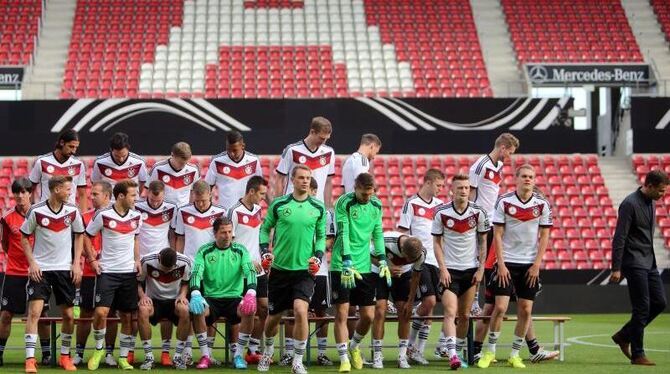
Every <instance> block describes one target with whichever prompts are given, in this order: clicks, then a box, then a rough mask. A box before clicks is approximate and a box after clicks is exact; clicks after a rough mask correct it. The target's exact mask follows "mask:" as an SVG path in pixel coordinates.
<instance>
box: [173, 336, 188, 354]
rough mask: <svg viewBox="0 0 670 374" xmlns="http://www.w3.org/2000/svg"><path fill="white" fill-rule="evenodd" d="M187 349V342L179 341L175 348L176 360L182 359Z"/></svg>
mask: <svg viewBox="0 0 670 374" xmlns="http://www.w3.org/2000/svg"><path fill="white" fill-rule="evenodd" d="M184 349H186V341H185V340H179V339H177V344H175V346H174V358H181V357H182V355H183V354H184Z"/></svg>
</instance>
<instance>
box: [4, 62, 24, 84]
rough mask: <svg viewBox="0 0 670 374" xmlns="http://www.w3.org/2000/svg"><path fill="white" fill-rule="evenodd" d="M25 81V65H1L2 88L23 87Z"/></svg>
mask: <svg viewBox="0 0 670 374" xmlns="http://www.w3.org/2000/svg"><path fill="white" fill-rule="evenodd" d="M21 82H23V67H17V66H0V90H1V89H17V90H18V89H21Z"/></svg>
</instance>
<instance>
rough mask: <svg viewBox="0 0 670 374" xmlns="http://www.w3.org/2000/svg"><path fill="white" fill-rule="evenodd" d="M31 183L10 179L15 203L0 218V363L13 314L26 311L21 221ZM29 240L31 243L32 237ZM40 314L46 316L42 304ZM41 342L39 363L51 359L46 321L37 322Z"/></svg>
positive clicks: (47, 363)
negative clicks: (0, 265)
mask: <svg viewBox="0 0 670 374" xmlns="http://www.w3.org/2000/svg"><path fill="white" fill-rule="evenodd" d="M33 188H34V186H33V184H32V182H31V181H30V180H28V179H27V178H18V179H16V180H14V182H12V186H11V191H12V198H13V199H14V203H15V205H14V207H13V208H11V209H9V210H8V211H6V212H5V214H4V215H3V216H2V219H1V220H0V230H1V231H2V249H3V251H4V252H5V258H6V259H7V262H6V269H5V277H4V281H3V283H2V296H1V299H2V303H1V304H0V366H2V365H3V353H4V352H5V346H6V345H7V339H9V336H10V334H11V332H12V318H13V317H14V315H16V314H24V313H25V312H26V284H27V283H28V260H27V259H26V256H25V255H24V254H23V247H22V246H21V238H22V236H23V234H21V231H20V229H21V225H23V222H25V220H26V213H28V210H29V209H30V200H31V198H32V194H33ZM28 241H29V242H30V244H31V245H32V244H33V243H34V241H33V237H32V236H30V237H29V238H28ZM44 309H45V310H44V312H43V313H42V314H43V316H46V309H47V306H46V305H45V308H44ZM37 329H38V332H39V336H40V345H41V347H42V365H49V362H50V361H51V341H50V339H49V324H48V323H40V324H39V326H38V328H37Z"/></svg>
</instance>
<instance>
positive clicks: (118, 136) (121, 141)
mask: <svg viewBox="0 0 670 374" xmlns="http://www.w3.org/2000/svg"><path fill="white" fill-rule="evenodd" d="M109 148H110V149H113V150H115V151H118V150H120V149H124V148H127V149H130V138H129V137H128V134H126V133H125V132H117V133H115V134H114V135H112V137H111V138H109Z"/></svg>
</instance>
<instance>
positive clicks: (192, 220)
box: [186, 216, 195, 224]
mask: <svg viewBox="0 0 670 374" xmlns="http://www.w3.org/2000/svg"><path fill="white" fill-rule="evenodd" d="M186 222H188V223H190V224H193V222H195V217H193V216H189V217H188V218H186Z"/></svg>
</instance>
